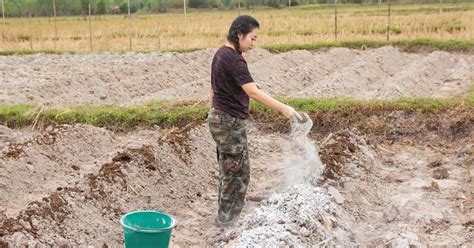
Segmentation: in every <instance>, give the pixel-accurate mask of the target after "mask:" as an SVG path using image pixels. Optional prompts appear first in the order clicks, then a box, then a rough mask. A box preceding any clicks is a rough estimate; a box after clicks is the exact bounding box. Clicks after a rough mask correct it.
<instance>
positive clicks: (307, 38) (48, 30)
mask: <svg viewBox="0 0 474 248" xmlns="http://www.w3.org/2000/svg"><path fill="white" fill-rule="evenodd" d="M338 13H339V15H338V30H339V31H338V41H346V42H349V43H351V42H352V41H359V40H366V41H372V42H375V43H374V44H385V43H380V42H382V41H385V40H386V27H387V5H386V4H384V5H340V6H339V7H338ZM242 14H250V15H253V16H255V17H256V18H257V19H258V20H259V21H260V23H261V28H262V32H261V35H260V37H259V39H258V45H259V46H262V47H270V48H271V47H285V45H286V46H290V47H291V46H300V47H303V48H304V46H311V44H326V45H328V46H331V45H332V44H345V43H340V42H337V43H332V42H333V41H334V9H333V6H331V5H305V6H301V7H294V8H292V9H291V10H288V9H287V8H286V9H256V10H255V11H253V10H246V9H244V10H243V11H242ZM236 15H237V11H236V10H232V11H231V10H227V11H224V10H219V11H218V10H206V11H195V10H194V11H193V10H191V11H190V12H189V13H188V15H187V18H186V20H185V19H184V15H183V14H182V13H178V12H173V13H166V14H159V15H157V14H155V15H143V14H142V15H139V14H136V15H134V16H133V17H132V26H133V27H132V36H133V37H132V43H133V50H134V51H142V52H147V51H154V50H157V49H158V34H157V25H158V23H159V24H160V36H159V37H160V43H161V50H177V51H180V50H185V51H187V50H190V49H191V50H192V49H197V48H208V47H217V46H219V45H221V44H222V43H223V42H224V41H225V35H226V32H227V28H228V26H229V24H230V23H231V21H232V20H233V19H234V18H235V17H236ZM6 22H7V25H6V29H5V33H6V37H7V40H6V42H3V43H2V46H1V49H0V52H3V53H4V54H8V53H11V52H12V51H27V50H31V47H33V50H36V51H39V50H43V51H53V52H56V51H72V52H88V51H89V29H88V28H89V24H88V22H86V21H84V19H83V18H81V17H58V22H57V29H58V38H57V39H56V38H55V37H56V35H55V24H54V21H53V19H51V21H49V20H48V18H33V19H28V18H7V20H6ZM391 23H392V32H391V40H392V41H395V42H397V41H407V40H414V39H418V38H426V39H429V40H458V41H461V42H466V41H467V43H468V44H470V45H469V46H472V40H474V3H460V4H443V5H442V11H440V5H439V4H423V5H419V4H417V5H394V6H393V7H392V19H391ZM127 25H128V19H126V18H124V16H123V15H119V16H102V18H101V19H98V18H93V19H92V36H93V37H92V39H93V50H94V51H115V52H118V51H127V50H128V49H129V37H128V26H127ZM313 47H314V45H313ZM275 50H276V51H278V50H279V49H275ZM280 50H284V49H280Z"/></svg>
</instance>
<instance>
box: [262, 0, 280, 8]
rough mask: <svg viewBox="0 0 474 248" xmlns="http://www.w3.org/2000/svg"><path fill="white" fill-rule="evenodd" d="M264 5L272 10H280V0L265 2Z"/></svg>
mask: <svg viewBox="0 0 474 248" xmlns="http://www.w3.org/2000/svg"><path fill="white" fill-rule="evenodd" d="M265 4H266V5H267V6H270V7H273V8H280V0H267V1H266V2H265Z"/></svg>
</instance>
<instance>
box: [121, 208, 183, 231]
mask: <svg viewBox="0 0 474 248" xmlns="http://www.w3.org/2000/svg"><path fill="white" fill-rule="evenodd" d="M139 212H148V213H159V214H163V215H166V216H168V217H170V219H171V225H170V226H169V227H166V228H160V229H149V228H147V229H138V228H135V227H132V226H129V225H127V224H125V218H126V217H127V216H128V215H131V214H135V213H139ZM120 224H121V225H122V227H124V228H127V229H130V230H132V231H135V232H141V233H162V232H167V231H169V230H171V229H173V228H175V227H176V220H175V218H174V217H173V216H171V215H170V214H167V213H163V212H160V211H156V210H136V211H133V212H129V213H126V214H124V215H123V216H122V217H121V218H120Z"/></svg>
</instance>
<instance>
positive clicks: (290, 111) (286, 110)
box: [242, 83, 302, 120]
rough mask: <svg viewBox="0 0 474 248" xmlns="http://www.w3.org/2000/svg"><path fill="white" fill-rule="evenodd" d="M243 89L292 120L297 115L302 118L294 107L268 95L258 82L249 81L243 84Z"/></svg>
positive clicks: (253, 97) (256, 99)
mask: <svg viewBox="0 0 474 248" xmlns="http://www.w3.org/2000/svg"><path fill="white" fill-rule="evenodd" d="M242 89H243V90H244V91H245V93H247V95H248V96H249V97H250V98H252V99H254V100H255V101H257V102H259V103H261V104H263V105H266V106H268V107H269V108H271V109H274V110H276V111H278V112H280V113H282V114H283V115H284V116H285V117H286V118H288V119H290V120H292V118H293V116H296V117H297V118H298V119H300V120H301V119H302V118H301V116H300V115H299V114H298V113H297V112H296V111H295V109H294V108H292V107H290V106H288V105H286V104H284V103H281V102H279V101H278V100H276V99H275V98H273V97H271V96H269V95H267V94H266V93H265V92H263V91H261V90H259V89H258V88H257V84H256V83H248V84H244V85H242Z"/></svg>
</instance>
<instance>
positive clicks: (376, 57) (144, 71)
mask: <svg viewBox="0 0 474 248" xmlns="http://www.w3.org/2000/svg"><path fill="white" fill-rule="evenodd" d="M214 52H215V49H207V50H201V51H196V52H192V53H184V54H179V53H150V54H134V53H127V54H123V55H118V54H108V53H104V54H93V55H69V54H65V55H45V54H37V55H31V56H2V57H0V74H2V79H1V84H2V85H4V87H2V88H1V89H0V94H1V95H3V96H6V97H4V98H2V99H1V100H0V103H3V104H5V103H6V104H17V103H37V104H43V105H84V104H111V103H118V104H130V103H143V102H146V101H148V100H151V99H206V97H207V92H208V90H209V87H210V86H209V85H210V84H209V82H210V63H211V60H212V56H213V54H214ZM246 57H247V58H248V61H249V68H250V71H251V72H252V74H253V76H254V79H255V81H256V82H257V83H258V84H260V86H261V87H262V88H263V89H264V90H265V91H267V92H269V93H271V94H272V95H280V96H286V97H352V98H358V99H373V98H397V97H401V96H419V97H451V96H454V95H457V94H460V93H462V92H463V91H464V90H466V89H468V88H469V87H470V86H472V82H473V79H474V74H473V71H474V57H473V56H472V55H462V54H450V53H447V52H433V53H429V54H409V53H404V52H400V51H399V50H398V49H395V48H393V47H383V48H378V49H373V50H368V51H358V50H350V49H347V48H333V49H330V50H329V51H327V52H309V51H291V52H286V53H282V54H271V53H269V52H268V51H266V50H263V49H255V50H253V51H252V52H250V53H249V54H247V55H246Z"/></svg>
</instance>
